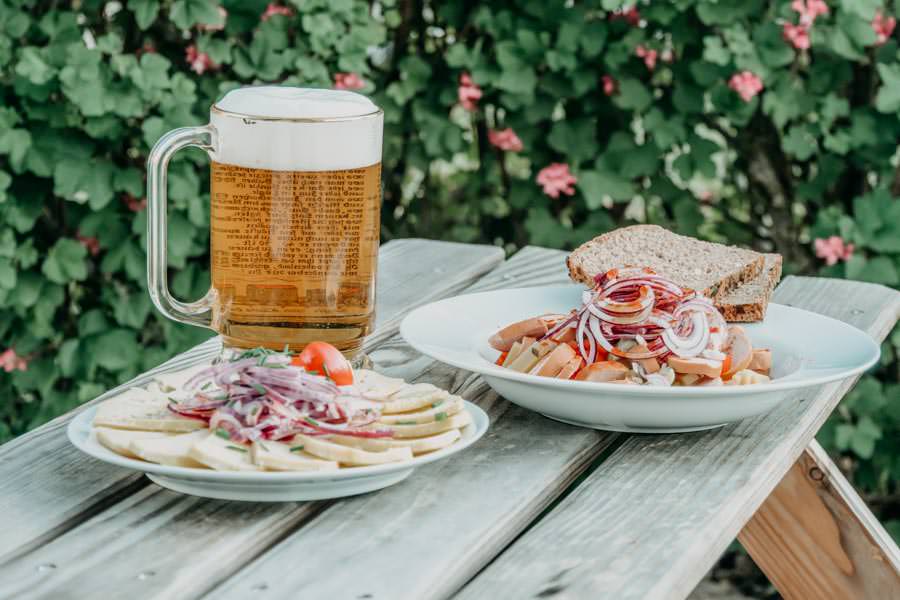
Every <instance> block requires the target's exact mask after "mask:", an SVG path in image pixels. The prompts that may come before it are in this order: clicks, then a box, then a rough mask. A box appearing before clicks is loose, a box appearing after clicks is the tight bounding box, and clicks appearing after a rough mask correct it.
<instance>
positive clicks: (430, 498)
mask: <svg viewBox="0 0 900 600" xmlns="http://www.w3.org/2000/svg"><path fill="white" fill-rule="evenodd" d="M538 254H539V252H538V251H536V250H535V251H530V252H529V253H524V254H523V256H522V258H521V259H520V260H519V261H515V260H514V261H511V263H510V264H509V265H504V267H502V268H500V269H498V271H497V272H496V273H494V274H492V275H491V276H490V277H491V279H492V280H496V281H499V282H510V281H511V280H510V278H504V275H506V274H509V273H510V272H511V271H512V270H515V269H518V268H519V266H520V265H521V264H523V262H524V261H526V260H527V261H531V260H532V259H533V258H535V257H536V256H537V255H538ZM532 264H538V263H536V262H533V263H532ZM540 268H545V267H540ZM558 269H559V267H558V265H557V266H554V267H553V268H552V269H548V270H547V273H548V281H551V280H552V281H558V280H559V279H558V278H559V271H558ZM489 284H490V282H488V283H487V284H485V285H489ZM512 284H513V285H515V284H516V281H515V277H514V279H513V280H512ZM482 287H484V286H482ZM371 357H372V358H373V360H374V361H375V362H376V364H377V367H378V369H379V370H381V371H385V372H388V373H390V374H393V375H397V376H404V377H407V378H410V379H423V380H427V381H432V382H434V383H436V384H438V385H442V386H444V387H447V388H449V389H453V390H455V391H457V392H459V393H461V394H462V395H463V396H465V397H467V398H470V399H474V400H476V401H478V402H479V404H481V405H482V406H483V407H484V408H486V409H487V410H488V411H489V413H490V415H491V418H492V421H493V423H492V429H491V431H490V432H489V434H488V435H487V436H486V438H485V439H484V440H483V441H482V442H480V443H479V444H478V445H477V446H475V447H473V448H472V449H470V450H468V451H466V452H464V453H461V454H460V455H458V457H459V458H458V459H454V460H452V461H444V462H441V463H437V464H435V465H430V466H429V467H426V468H424V469H423V470H421V471H419V472H417V473H416V474H414V475H413V476H412V477H411V478H410V479H409V480H407V481H405V482H403V483H402V484H400V485H399V486H396V487H394V488H390V489H388V490H384V491H382V492H378V493H375V494H369V495H366V496H362V497H359V498H354V499H348V500H345V501H340V502H336V503H315V504H312V503H310V504H283V505H265V506H264V507H263V508H262V509H260V510H257V509H256V508H254V507H252V508H249V509H245V508H243V507H245V506H247V507H250V506H251V505H244V504H234V503H223V502H215V501H201V502H200V503H199V504H198V501H197V500H196V499H193V498H187V497H184V498H181V499H176V498H173V495H172V494H170V493H169V492H166V491H163V490H159V489H158V488H156V486H152V485H151V486H148V488H147V490H145V492H144V494H145V499H144V502H146V503H147V506H148V508H147V510H148V511H149V512H150V513H152V514H158V513H160V512H163V511H164V512H165V514H166V516H165V518H159V519H154V520H153V521H152V522H149V523H146V524H143V523H144V522H143V521H141V523H142V525H141V526H136V525H135V518H134V516H133V515H132V514H131V511H128V510H118V508H117V507H115V508H113V509H110V510H107V511H104V512H103V513H102V514H99V515H97V516H96V517H95V518H93V519H91V520H90V521H88V522H87V523H85V524H83V525H82V526H79V527H78V528H76V529H74V530H72V531H70V532H68V533H66V534H65V535H63V536H60V537H59V538H58V539H56V540H54V541H53V542H51V543H49V544H46V545H45V546H43V547H41V548H39V549H37V550H35V551H34V552H31V553H29V554H28V555H27V556H24V557H21V558H20V559H18V560H15V561H12V562H11V563H9V564H7V565H5V566H3V567H0V581H2V582H5V581H10V582H16V583H11V584H9V585H8V587H3V584H0V596H4V595H6V594H9V593H13V592H15V595H17V596H19V595H20V594H19V592H20V591H24V590H33V591H32V592H31V594H33V595H34V596H36V597H40V596H42V595H50V594H53V593H56V592H58V591H59V590H63V589H64V590H73V589H74V590H83V591H85V592H90V593H91V594H94V593H97V594H99V593H102V592H103V591H105V590H108V589H116V590H118V591H119V593H131V594H139V595H140V596H141V597H159V598H165V597H167V596H169V597H170V596H171V595H172V593H174V592H175V591H176V590H177V592H178V595H179V597H186V598H189V597H195V596H196V595H198V594H201V593H203V592H206V591H208V590H209V589H210V586H212V585H214V584H216V583H218V582H220V581H221V580H223V579H224V577H225V575H226V574H228V573H230V572H234V571H236V570H238V569H240V567H242V566H244V565H245V564H246V563H247V562H248V560H249V558H252V556H253V553H257V552H259V546H254V544H255V543H256V540H257V538H258V537H259V535H260V533H259V532H261V531H266V532H270V535H272V536H282V535H286V536H287V538H286V539H285V541H284V543H282V544H279V545H278V546H276V550H275V551H274V552H269V553H266V554H264V555H263V556H262V558H261V559H260V560H259V561H258V562H256V563H254V564H253V568H251V569H248V570H247V573H246V574H245V576H242V577H240V578H238V579H236V580H235V581H234V582H228V583H227V585H226V586H224V587H223V588H222V589H220V590H215V591H214V592H213V593H212V595H213V596H216V597H219V596H222V595H223V594H224V595H226V596H228V595H235V596H246V595H248V594H252V593H253V592H254V591H259V590H260V588H261V587H263V586H264V587H265V588H266V596H267V597H269V596H276V597H283V596H287V595H290V596H292V597H296V592H297V591H299V590H300V588H302V592H304V593H302V594H301V595H302V596H304V597H312V598H316V597H327V596H326V594H327V593H328V591H327V589H328V585H330V584H333V585H335V586H336V587H335V588H333V589H334V591H335V592H336V593H337V592H339V591H340V590H344V591H343V592H341V593H340V594H339V596H340V597H356V596H351V595H349V594H350V593H349V592H348V591H347V590H348V589H349V588H348V587H347V586H350V587H351V588H353V589H354V590H355V589H356V587H358V586H361V587H359V594H360V595H364V594H367V593H376V592H378V593H379V596H376V597H390V598H403V597H407V598H423V597H440V596H442V595H446V594H447V593H449V592H450V591H452V590H453V589H456V588H457V587H459V585H461V584H462V582H464V581H465V580H466V579H468V578H469V577H471V576H472V574H473V573H475V572H477V570H478V569H479V568H481V567H482V566H483V565H484V564H485V563H486V562H487V561H488V560H489V559H490V558H491V557H492V556H493V555H495V554H496V552H497V551H499V549H500V548H502V547H503V546H504V545H505V544H506V543H508V542H509V540H510V539H512V537H513V536H514V535H516V534H517V533H519V532H520V531H521V530H522V529H523V528H524V527H525V526H527V524H528V523H529V522H530V521H531V520H532V518H533V517H534V516H535V515H536V514H538V513H539V512H540V511H541V510H542V509H543V508H544V507H545V506H546V505H547V504H548V503H549V502H550V501H551V500H552V499H553V498H554V497H555V496H556V495H557V494H558V493H559V491H561V490H563V489H565V487H566V485H567V484H568V483H569V482H570V481H571V479H572V478H574V477H575V476H577V474H578V473H579V472H581V471H582V470H583V469H584V467H585V466H586V464H587V463H588V462H589V461H590V460H591V458H592V457H593V456H594V455H595V454H596V453H597V452H599V451H600V449H601V448H602V447H603V444H604V443H605V441H606V440H607V439H609V438H605V437H603V436H601V435H600V434H598V433H597V432H594V431H591V430H585V429H578V428H574V427H570V426H566V425H562V424H559V423H555V422H551V421H547V420H545V419H543V418H542V417H539V416H537V415H534V414H532V413H528V412H526V411H523V410H521V409H518V408H516V407H511V406H510V405H509V404H508V403H506V402H505V401H502V400H499V399H497V397H496V396H495V395H494V394H492V393H489V392H488V390H487V388H486V386H484V385H483V384H482V383H481V381H480V379H478V378H475V377H473V376H467V375H465V374H464V373H461V372H459V371H456V370H455V369H451V368H448V367H445V366H442V365H435V364H434V363H432V362H431V361H429V360H428V359H425V358H423V357H421V356H419V355H418V354H416V353H415V352H414V351H412V350H411V349H410V348H408V347H407V346H406V345H405V344H403V343H402V341H400V340H399V339H395V340H392V341H391V342H390V343H387V344H383V345H381V346H379V347H378V348H377V349H375V350H374V351H372V352H371ZM423 369H427V372H426V373H424V374H423V375H422V376H421V377H418V374H420V373H421V371H422V370H423ZM253 506H255V505H253ZM311 507H318V508H311ZM319 508H324V512H323V513H322V514H321V518H314V519H313V520H312V521H311V522H310V523H308V524H306V525H304V526H303V527H302V528H300V529H299V531H296V532H295V531H294V530H295V529H296V528H297V527H298V526H299V525H300V524H302V523H304V522H305V521H306V519H308V518H309V516H310V514H313V513H315V512H316V511H317V510H319ZM242 515H243V516H242ZM423 515H426V516H428V518H427V519H423ZM194 527H197V528H199V529H198V530H196V531H195V530H194V529H193V528H194ZM123 529H127V530H128V531H129V536H128V539H129V541H128V542H122V544H119V545H117V546H116V550H115V552H107V551H105V550H103V544H105V543H106V540H108V539H109V538H110V537H113V536H115V532H117V531H121V530H123ZM205 532H206V533H205ZM209 532H212V533H209ZM338 532H339V533H338ZM213 534H215V535H216V536H218V537H217V538H216V542H215V543H214V544H210V543H209V536H210V535H213ZM265 539H267V540H271V539H272V538H271V537H266V538H265ZM323 540H328V543H327V544H325V543H324V542H323ZM95 544H97V545H95ZM435 544H438V545H440V546H441V552H440V553H438V554H437V555H435V553H434V552H433V551H431V550H430V549H432V548H434V547H435ZM248 549H249V550H248ZM93 553H98V554H100V555H102V556H103V565H104V567H105V570H104V573H103V574H100V573H98V572H97V571H96V570H95V569H92V568H90V566H91V565H92V564H94V563H93V562H84V561H81V560H75V561H72V560H69V557H72V556H73V555H75V554H88V555H89V554H93ZM298 556H303V557H304V558H303V560H297V557H298ZM269 557H272V558H271V559H270V558H269ZM391 557H393V558H391ZM348 560H349V561H352V563H353V565H354V567H353V573H354V576H353V578H352V581H353V582H356V583H351V579H350V578H344V577H340V576H334V577H322V576H321V573H323V572H332V571H333V572H337V571H338V570H339V569H340V568H341V565H344V564H347V563H346V561H348ZM286 561H287V562H286ZM50 562H53V563H54V564H56V565H57V568H56V569H54V570H53V571H52V572H47V571H44V572H38V571H36V570H35V569H36V568H37V567H38V566H39V565H41V564H47V563H50ZM286 564H290V565H291V568H290V569H285V565H286ZM138 569H145V570H147V569H149V570H152V571H153V572H154V573H156V576H155V577H154V578H153V579H152V580H151V579H150V578H144V579H143V580H140V581H137V580H135V579H134V577H135V573H136V572H137V570H138ZM316 569H326V570H325V571H321V570H318V571H316ZM197 573H203V574H204V576H203V577H196V576H195V575H196V574H197ZM99 578H103V579H104V580H103V581H99ZM110 579H112V581H111V582H110ZM308 580H312V581H308ZM22 581H25V582H27V585H26V584H23V583H20V582H22ZM313 581H316V582H318V583H317V584H316V585H318V587H315V588H310V587H308V586H309V585H312V582H313ZM172 582H177V585H178V587H173V586H174V584H173V583H172ZM329 582H331V583H329ZM364 584H365V585H364ZM373 586H375V587H373ZM378 586H381V587H380V588H379V589H376V588H378ZM385 590H390V592H389V593H388V592H385V593H387V596H384V595H383V594H382V593H381V592H384V591H385ZM26 597H27V595H26Z"/></svg>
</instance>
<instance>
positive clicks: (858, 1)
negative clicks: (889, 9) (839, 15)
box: [840, 0, 882, 21]
mask: <svg viewBox="0 0 900 600" xmlns="http://www.w3.org/2000/svg"><path fill="white" fill-rule="evenodd" d="M840 4H841V9H842V10H843V11H846V12H848V13H854V14H856V15H857V16H858V17H860V18H861V19H865V20H866V21H871V20H872V19H873V18H874V17H875V13H876V12H877V11H878V10H879V9H880V8H881V5H882V0H841V2H840Z"/></svg>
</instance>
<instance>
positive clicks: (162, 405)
mask: <svg viewBox="0 0 900 600" xmlns="http://www.w3.org/2000/svg"><path fill="white" fill-rule="evenodd" d="M168 403H169V399H168V397H167V396H165V395H163V394H159V393H153V392H150V391H147V390H145V389H143V388H129V389H128V390H126V391H125V392H123V393H121V394H119V395H118V396H114V397H113V398H110V399H109V400H106V401H105V402H103V403H101V404H100V406H98V407H97V414H96V415H94V427H113V428H115V429H137V430H140V431H165V432H171V433H181V432H187V431H196V430H198V429H206V423H204V422H203V421H201V420H200V419H191V418H189V417H183V416H181V415H179V414H176V413H174V412H172V411H171V410H169V409H168Z"/></svg>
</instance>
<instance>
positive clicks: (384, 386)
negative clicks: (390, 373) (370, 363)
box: [354, 369, 406, 402]
mask: <svg viewBox="0 0 900 600" xmlns="http://www.w3.org/2000/svg"><path fill="white" fill-rule="evenodd" d="M354 384H355V385H356V389H357V391H358V392H359V394H360V395H361V396H362V397H363V398H366V399H367V400H377V401H380V402H384V401H385V400H387V399H388V398H389V397H390V396H391V395H393V394H394V393H396V392H397V391H399V390H400V388H402V387H403V386H405V385H406V383H405V382H404V381H403V380H402V379H397V378H396V377H387V376H385V375H382V374H381V373H376V372H375V371H370V370H368V369H359V370H357V371H355V372H354Z"/></svg>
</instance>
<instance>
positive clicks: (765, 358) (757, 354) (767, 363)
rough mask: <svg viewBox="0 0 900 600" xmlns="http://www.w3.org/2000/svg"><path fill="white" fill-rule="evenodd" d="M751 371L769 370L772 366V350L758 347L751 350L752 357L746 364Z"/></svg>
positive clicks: (766, 371)
mask: <svg viewBox="0 0 900 600" xmlns="http://www.w3.org/2000/svg"><path fill="white" fill-rule="evenodd" d="M747 368H748V369H750V370H751V371H762V372H765V373H768V372H769V369H771V368H772V351H771V350H769V349H768V348H759V349H754V350H753V358H751V359H750V364H749V365H748V366H747Z"/></svg>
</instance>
